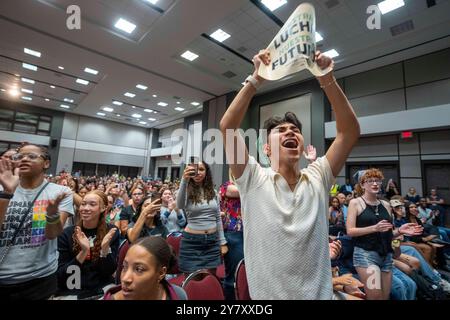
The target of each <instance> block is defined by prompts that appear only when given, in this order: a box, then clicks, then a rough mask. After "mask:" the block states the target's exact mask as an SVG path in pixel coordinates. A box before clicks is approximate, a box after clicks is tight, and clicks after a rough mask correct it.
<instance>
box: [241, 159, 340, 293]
mask: <svg viewBox="0 0 450 320" xmlns="http://www.w3.org/2000/svg"><path fill="white" fill-rule="evenodd" d="M301 173H302V176H301V178H300V180H299V182H298V183H297V185H296V187H295V189H294V192H292V191H291V189H290V187H289V185H288V183H287V182H286V180H285V179H284V178H283V176H281V175H280V174H278V173H276V172H274V171H273V170H272V169H271V168H267V169H263V168H262V167H261V166H260V165H259V164H258V163H257V162H256V160H255V159H254V158H253V157H251V156H250V157H249V161H248V164H247V166H246V167H245V170H244V173H243V174H242V176H241V177H240V178H239V179H237V180H236V185H237V187H238V189H239V193H240V195H241V205H242V212H245V215H243V224H244V257H245V268H246V271H247V280H248V284H249V290H250V296H251V298H252V299H254V300H262V299H290V300H294V299H295V300H300V299H301V300H317V299H322V300H330V299H332V297H333V287H332V282H331V262H330V254H329V247H328V220H327V212H328V191H329V190H330V187H331V185H332V184H333V183H334V177H333V174H332V171H331V168H330V165H329V163H328V160H327V158H326V157H325V156H324V157H321V158H318V159H317V160H316V161H315V162H314V163H312V164H310V165H309V166H308V167H307V168H306V169H302V170H301Z"/></svg>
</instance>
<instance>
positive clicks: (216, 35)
mask: <svg viewBox="0 0 450 320" xmlns="http://www.w3.org/2000/svg"><path fill="white" fill-rule="evenodd" d="M229 37H231V36H230V35H229V34H228V33H226V32H225V31H223V30H222V29H217V30H216V31H214V32H213V33H212V34H211V38H213V39H216V40H217V41H219V42H224V41H225V40H227V39H228V38H229Z"/></svg>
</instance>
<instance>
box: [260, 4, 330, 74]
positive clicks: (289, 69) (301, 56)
mask: <svg viewBox="0 0 450 320" xmlns="http://www.w3.org/2000/svg"><path fill="white" fill-rule="evenodd" d="M315 16H316V14H315V10H314V7H313V6H312V5H311V4H309V3H303V4H301V5H299V6H298V7H297V9H296V10H295V11H294V12H293V13H292V15H291V16H290V17H289V19H288V20H287V22H286V23H285V24H284V26H283V27H282V28H281V30H280V31H279V32H278V34H277V35H276V36H275V38H274V39H273V40H272V42H271V43H270V44H269V46H268V47H267V52H268V53H269V54H268V56H269V57H270V58H271V60H270V63H269V64H260V65H258V69H257V70H258V75H259V76H260V77H261V78H264V79H267V80H279V79H281V78H284V77H286V76H288V75H291V74H293V73H296V72H299V71H301V70H304V69H308V70H309V71H310V72H311V73H312V74H313V75H315V76H316V77H321V76H324V75H325V74H327V73H329V72H330V71H331V70H332V67H333V66H332V64H329V63H328V64H327V63H326V61H324V63H321V64H320V65H318V61H316V58H317V56H316V39H315V34H316V17H315ZM255 66H256V64H255ZM324 66H325V67H324Z"/></svg>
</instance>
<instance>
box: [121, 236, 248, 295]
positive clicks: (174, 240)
mask: <svg viewBox="0 0 450 320" xmlns="http://www.w3.org/2000/svg"><path fill="white" fill-rule="evenodd" d="M166 240H167V243H168V244H170V245H171V246H172V248H173V250H174V251H175V254H176V256H177V257H178V255H179V251H180V242H181V237H180V236H174V235H171V234H169V236H168V237H167V239H166ZM129 247H130V244H129V242H128V241H124V242H123V243H122V244H121V246H120V250H119V259H118V260H119V261H118V265H117V270H116V283H117V284H119V283H120V275H121V272H122V267H123V266H122V265H123V260H124V259H125V255H126V253H127V251H128V249H129ZM168 274H170V275H171V276H172V277H171V278H170V280H169V282H170V283H172V284H174V285H178V286H180V287H182V288H183V289H184V290H185V291H186V294H187V296H188V299H189V300H225V296H224V292H223V287H222V280H223V279H224V278H225V267H224V264H223V263H222V264H221V265H220V266H219V267H218V268H217V271H216V274H211V273H210V272H208V271H207V270H198V271H195V272H193V273H191V274H190V275H188V276H187V277H185V275H184V274H183V273H181V272H180V270H179V269H178V264H176V265H175V266H174V267H173V268H172V270H169V271H168ZM235 279H236V280H235V295H236V299H237V300H250V295H249V290H248V284H247V275H246V272H245V262H244V259H242V260H241V261H240V262H239V264H238V266H237V268H236V274H235Z"/></svg>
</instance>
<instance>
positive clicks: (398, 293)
mask: <svg viewBox="0 0 450 320" xmlns="http://www.w3.org/2000/svg"><path fill="white" fill-rule="evenodd" d="M416 291H417V285H416V283H415V282H414V280H413V279H411V278H410V277H409V276H408V275H407V274H405V273H403V272H401V271H400V270H399V269H397V268H396V267H394V268H393V269H392V286H391V299H392V300H415V299H416Z"/></svg>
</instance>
